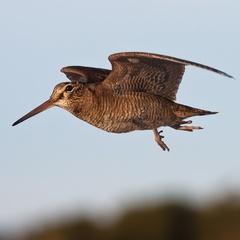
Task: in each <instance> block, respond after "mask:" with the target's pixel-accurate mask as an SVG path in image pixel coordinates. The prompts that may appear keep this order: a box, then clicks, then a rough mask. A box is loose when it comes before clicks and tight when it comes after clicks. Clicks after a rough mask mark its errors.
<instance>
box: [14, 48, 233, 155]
mask: <svg viewBox="0 0 240 240" xmlns="http://www.w3.org/2000/svg"><path fill="white" fill-rule="evenodd" d="M109 61H110V62H111V64H112V70H107V69H101V68H91V67H82V66H70V67H64V68H62V69H61V72H63V73H65V74H66V76H67V77H68V78H69V79H70V81H71V82H64V83H59V84H58V85H56V86H55V88H54V90H53V93H52V95H51V96H50V99H49V100H47V101H46V102H44V103H43V104H41V105H40V106H38V107H37V108H35V109H33V110H32V111H31V112H29V113H28V114H26V115H25V116H23V117H22V118H20V119H19V120H18V121H16V122H15V123H14V124H13V126H15V125H17V124H19V123H20V122H22V121H24V120H26V119H28V118H30V117H32V116H34V115H36V114H38V113H40V112H42V111H44V110H46V109H48V108H50V107H53V106H58V107H61V108H64V109H66V110H67V111H69V112H70V113H72V114H73V115H74V116H76V117H77V118H79V119H82V120H83V121H86V122H88V123H90V124H91V125H93V126H95V127H98V128H100V129H102V130H105V131H108V132H113V133H126V132H130V131H134V130H148V129H152V130H153V132H154V137H155V140H156V142H157V143H158V145H159V146H160V147H161V148H162V149H163V150H164V151H165V150H168V151H169V148H168V146H167V145H166V144H165V143H164V142H163V140H162V138H163V136H161V134H160V133H161V132H162V131H160V132H158V130H157V128H159V127H161V126H169V127H172V128H174V129H177V130H184V131H193V130H195V129H202V128H201V127H199V126H191V125H185V124H191V123H192V121H191V120H188V121H185V119H186V118H189V117H193V116H199V115H208V114H215V113H216V112H211V111H206V110H201V109H197V108H192V107H189V106H185V105H181V104H178V103H176V102H175V100H176V93H177V91H178V87H179V84H180V83H181V80H182V77H183V74H184V70H185V66H186V65H192V66H195V67H200V68H203V69H206V70H210V71H213V72H215V73H218V74H221V75H223V76H226V77H230V78H232V76H230V75H228V74H226V73H224V72H222V71H220V70H217V69H215V68H211V67H208V66H205V65H202V64H199V63H195V62H191V61H186V60H182V59H178V58H174V57H169V56H164V55H157V54H150V53H140V52H125V53H117V54H113V55H110V56H109Z"/></svg>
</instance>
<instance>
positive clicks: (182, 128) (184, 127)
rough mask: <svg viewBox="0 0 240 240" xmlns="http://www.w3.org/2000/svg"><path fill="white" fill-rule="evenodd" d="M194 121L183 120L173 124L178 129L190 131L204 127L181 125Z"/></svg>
mask: <svg viewBox="0 0 240 240" xmlns="http://www.w3.org/2000/svg"><path fill="white" fill-rule="evenodd" d="M191 123H192V121H191V120H189V121H182V122H179V123H178V124H176V125H174V126H172V127H173V128H174V129H176V130H183V131H189V132H192V131H193V130H199V129H203V128H202V127H200V126H181V124H191Z"/></svg>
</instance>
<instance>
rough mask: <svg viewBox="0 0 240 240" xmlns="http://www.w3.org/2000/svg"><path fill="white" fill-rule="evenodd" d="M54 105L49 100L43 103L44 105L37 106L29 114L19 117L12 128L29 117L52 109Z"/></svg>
mask: <svg viewBox="0 0 240 240" xmlns="http://www.w3.org/2000/svg"><path fill="white" fill-rule="evenodd" d="M53 106H54V104H53V102H52V101H51V99H49V100H47V101H45V102H44V103H42V104H41V105H39V106H38V107H36V108H34V109H33V110H32V111H31V112H29V113H27V114H26V115H24V116H23V117H21V118H20V119H18V120H17V121H16V122H15V123H13V125H12V126H15V125H17V124H19V123H21V122H23V121H25V120H27V119H28V118H30V117H33V116H35V115H37V114H38V113H40V112H43V111H45V110H47V109H49V108H51V107H53Z"/></svg>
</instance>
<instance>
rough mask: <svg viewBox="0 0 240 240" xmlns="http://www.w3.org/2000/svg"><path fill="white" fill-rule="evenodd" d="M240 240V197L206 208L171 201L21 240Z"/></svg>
mask: <svg viewBox="0 0 240 240" xmlns="http://www.w3.org/2000/svg"><path fill="white" fill-rule="evenodd" d="M81 239H83V240H102V239H104V240H133V239H138V240H141V239H144V240H157V239H162V240H239V239H240V198H235V199H231V200H230V199H228V200H225V201H221V202H218V203H217V204H216V203H215V204H212V205H208V206H205V207H193V206H190V205H189V204H186V203H181V202H176V201H172V202H168V203H165V204H163V203H162V204H159V205H155V206H148V207H146V206H145V207H142V208H140V207H139V208H137V209H134V210H130V211H128V212H126V213H125V214H124V215H122V216H121V217H120V218H119V219H118V220H116V221H114V222H112V223H111V224H109V225H107V226H104V227H103V226H100V225H97V224H96V223H93V222H91V221H88V220H84V219H79V220H76V219H75V220H74V221H68V222H62V223H61V224H58V225H54V226H51V227H50V226H49V227H48V228H45V229H44V230H42V231H41V232H39V231H38V232H37V231H35V232H34V231H32V233H30V232H29V233H28V234H27V235H26V236H25V237H24V238H21V240H81Z"/></svg>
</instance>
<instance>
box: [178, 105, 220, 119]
mask: <svg viewBox="0 0 240 240" xmlns="http://www.w3.org/2000/svg"><path fill="white" fill-rule="evenodd" d="M177 105H178V106H177V109H176V110H175V111H174V113H175V114H176V116H177V117H178V118H179V119H185V118H188V117H193V116H203V115H210V114H216V113H218V112H212V111H207V110H202V109H198V108H193V107H189V106H186V105H182V104H177Z"/></svg>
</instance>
